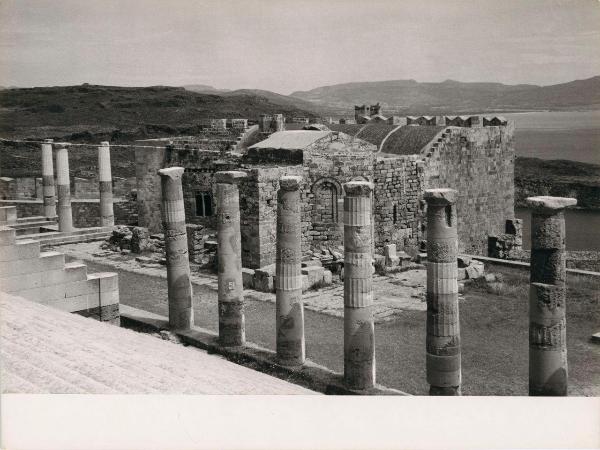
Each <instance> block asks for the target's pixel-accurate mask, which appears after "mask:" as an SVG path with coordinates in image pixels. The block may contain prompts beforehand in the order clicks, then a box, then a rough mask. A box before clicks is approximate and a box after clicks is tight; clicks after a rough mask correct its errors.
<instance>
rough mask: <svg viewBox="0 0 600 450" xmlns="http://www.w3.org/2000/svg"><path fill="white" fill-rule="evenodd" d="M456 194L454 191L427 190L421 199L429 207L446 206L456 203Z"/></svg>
mask: <svg viewBox="0 0 600 450" xmlns="http://www.w3.org/2000/svg"><path fill="white" fill-rule="evenodd" d="M457 194H458V192H456V191H455V190H454V189H447V188H442V189H427V190H425V194H424V195H423V198H424V199H425V201H426V202H427V203H428V204H430V205H439V206H446V205H453V204H454V203H456V196H457Z"/></svg>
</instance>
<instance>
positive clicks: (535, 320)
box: [526, 196, 577, 396]
mask: <svg viewBox="0 0 600 450" xmlns="http://www.w3.org/2000/svg"><path fill="white" fill-rule="evenodd" d="M526 202H527V206H529V208H530V209H531V210H532V211H531V266H530V272H531V275H530V285H529V286H530V287H529V395H532V396H537V395H544V396H566V395H567V387H568V368H567V331H566V326H567V324H566V316H565V311H566V289H565V277H566V268H565V216H564V212H563V211H564V208H566V207H569V206H574V205H576V204H577V200H576V199H574V198H562V197H545V196H543V197H529V198H528V199H527V200H526Z"/></svg>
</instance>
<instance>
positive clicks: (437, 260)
mask: <svg viewBox="0 0 600 450" xmlns="http://www.w3.org/2000/svg"><path fill="white" fill-rule="evenodd" d="M456 195H457V192H456V191H455V190H453V189H429V190H426V191H425V195H424V198H425V201H426V202H427V337H426V367H427V382H428V383H429V385H430V388H429V394H430V395H460V386H461V357H460V327H459V315H458V281H457V272H458V268H457V259H456V258H457V256H458V255H457V252H458V234H457V230H456V207H455V206H454V204H455V202H456Z"/></svg>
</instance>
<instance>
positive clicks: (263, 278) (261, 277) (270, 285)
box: [254, 266, 275, 292]
mask: <svg viewBox="0 0 600 450" xmlns="http://www.w3.org/2000/svg"><path fill="white" fill-rule="evenodd" d="M274 286H275V284H274V279H273V273H272V271H271V270H269V268H268V266H267V268H260V269H256V270H255V271H254V289H256V290H257V291H261V292H273V289H274Z"/></svg>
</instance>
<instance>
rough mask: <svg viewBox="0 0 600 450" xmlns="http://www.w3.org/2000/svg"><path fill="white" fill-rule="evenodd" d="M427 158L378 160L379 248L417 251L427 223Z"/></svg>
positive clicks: (375, 209) (376, 216)
mask: <svg viewBox="0 0 600 450" xmlns="http://www.w3.org/2000/svg"><path fill="white" fill-rule="evenodd" d="M424 173H425V172H424V164H423V158H422V157H421V156H418V155H410V156H403V157H394V158H381V157H380V158H378V159H377V161H376V163H375V176H374V184H375V194H374V202H373V214H374V219H375V224H374V225H375V248H376V250H378V251H383V246H384V245H386V244H396V246H397V247H398V248H399V249H409V248H410V249H416V248H417V247H418V245H419V241H420V240H421V238H422V224H423V222H424V203H423V201H422V198H423V190H424Z"/></svg>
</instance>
